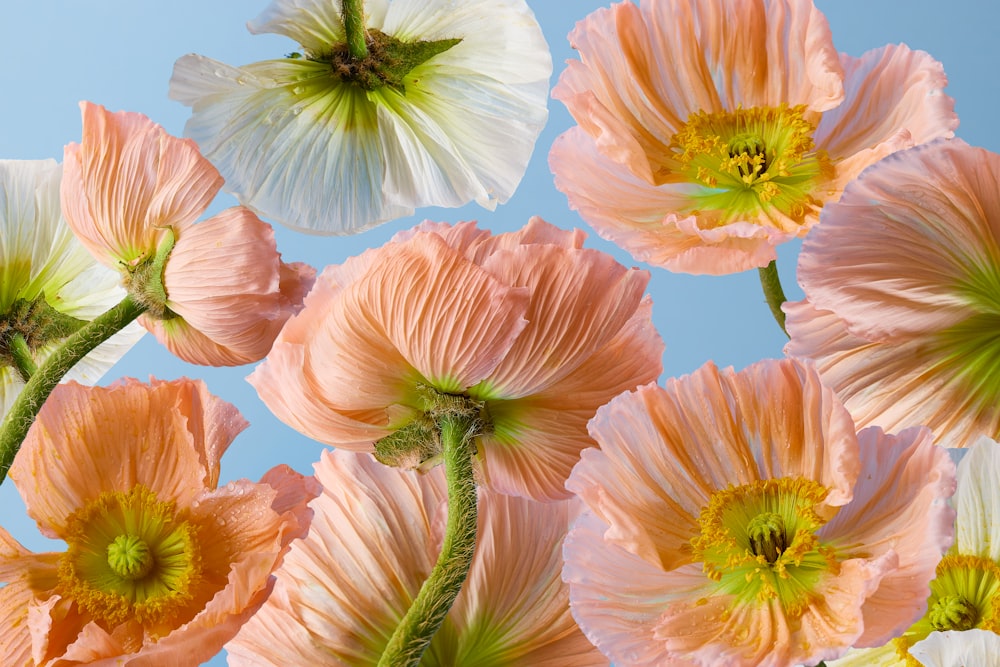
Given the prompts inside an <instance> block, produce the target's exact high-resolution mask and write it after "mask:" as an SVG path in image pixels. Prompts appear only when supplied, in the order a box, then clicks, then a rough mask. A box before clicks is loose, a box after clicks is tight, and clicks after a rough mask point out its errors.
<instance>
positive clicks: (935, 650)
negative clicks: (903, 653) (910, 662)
mask: <svg viewBox="0 0 1000 667" xmlns="http://www.w3.org/2000/svg"><path fill="white" fill-rule="evenodd" d="M910 655H912V656H913V657H914V658H916V659H917V660H919V661H920V664H922V665H924V666H925V667H965V666H966V665H983V667H986V666H987V665H995V664H996V660H997V656H1000V635H998V634H997V633H995V632H991V631H989V630H965V631H958V630H948V631H946V632H932V633H931V634H930V635H928V636H927V638H926V639H924V640H921V641H919V642H917V643H916V644H914V645H913V647H912V648H910Z"/></svg>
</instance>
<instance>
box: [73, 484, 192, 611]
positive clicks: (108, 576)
mask: <svg viewBox="0 0 1000 667" xmlns="http://www.w3.org/2000/svg"><path fill="white" fill-rule="evenodd" d="M66 542H67V545H68V548H67V550H66V553H64V554H63V555H62V557H61V558H60V561H59V568H58V576H59V589H60V594H62V595H64V596H65V597H67V598H70V599H72V600H74V601H75V602H76V603H77V605H79V607H80V608H81V609H83V610H84V611H85V612H87V613H88V614H90V615H91V616H93V617H94V618H95V619H97V620H98V621H101V622H103V623H104V624H106V625H107V626H108V627H114V626H115V625H118V624H120V623H122V622H124V621H126V620H129V619H134V620H136V621H138V622H139V623H141V624H144V625H147V626H159V625H161V624H166V625H169V626H171V627H174V626H176V625H177V624H178V623H179V622H183V621H184V620H186V617H187V616H188V615H190V610H189V609H187V607H188V605H189V604H190V603H191V602H192V601H193V600H194V596H195V593H196V592H197V586H198V584H199V583H200V582H201V580H202V569H201V558H200V551H199V548H198V540H197V527H196V526H194V525H193V524H191V523H190V522H188V521H186V520H184V518H183V517H182V516H179V515H178V514H177V512H176V511H175V508H174V504H173V503H168V502H160V501H158V500H157V498H156V494H155V493H153V492H152V491H151V490H149V489H148V488H146V487H145V486H142V485H137V486H135V487H133V488H132V490H131V491H129V492H127V493H125V492H121V491H113V492H105V493H102V494H101V495H100V496H98V497H97V498H96V499H95V500H92V501H90V502H89V503H87V504H86V505H85V506H84V507H82V508H81V509H79V510H77V511H76V512H74V513H73V514H72V515H71V516H70V518H69V519H68V521H67V536H66Z"/></svg>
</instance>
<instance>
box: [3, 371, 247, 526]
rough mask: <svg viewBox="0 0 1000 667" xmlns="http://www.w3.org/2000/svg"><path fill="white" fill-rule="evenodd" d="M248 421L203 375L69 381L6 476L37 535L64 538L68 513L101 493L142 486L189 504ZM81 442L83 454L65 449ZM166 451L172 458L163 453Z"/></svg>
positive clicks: (211, 480)
mask: <svg viewBox="0 0 1000 667" xmlns="http://www.w3.org/2000/svg"><path fill="white" fill-rule="evenodd" d="M122 415H134V416H135V418H133V419H123V418H122ZM204 424H209V429H208V430H205V428H204ZM246 426H247V422H246V421H245V420H244V419H243V418H242V417H241V416H240V415H239V413H238V412H237V411H236V408H234V407H233V406H232V405H230V404H228V403H225V402H224V401H222V400H221V399H218V398H216V397H214V396H212V395H211V394H209V393H208V391H207V389H206V388H205V386H204V385H203V384H202V383H201V382H196V381H192V380H187V379H184V380H178V381H175V382H160V383H157V384H155V385H154V386H153V387H152V389H150V388H149V387H148V386H146V385H143V384H142V383H139V382H137V381H136V380H131V379H128V380H125V381H124V382H122V383H121V384H118V385H115V386H113V387H110V388H98V387H83V386H81V385H78V384H76V383H68V384H65V385H60V386H58V387H56V389H55V390H54V391H53V392H52V394H51V396H50V397H49V399H48V400H47V401H46V402H45V405H44V406H43V407H42V409H41V411H40V412H39V414H38V417H37V418H36V420H35V423H34V424H33V425H32V428H31V430H30V431H29V433H28V437H27V438H26V439H25V441H24V444H23V445H22V447H21V450H20V452H19V453H18V454H19V455H18V457H17V458H16V459H15V460H14V464H13V465H12V466H11V470H10V477H11V479H13V480H14V483H15V484H16V485H17V487H18V490H19V491H20V493H21V495H22V497H23V498H24V501H25V505H26V506H27V508H28V514H29V515H31V517H32V518H34V519H35V520H36V521H37V522H38V524H39V527H40V528H41V529H42V531H43V533H45V534H46V535H48V536H50V537H63V531H64V530H65V525H66V523H65V522H66V520H67V518H68V517H69V516H70V514H72V513H73V512H74V511H75V510H76V509H78V508H80V507H83V506H84V505H86V504H87V502H88V501H89V500H90V499H92V498H94V497H96V496H97V495H99V494H100V493H101V492H102V491H104V490H116V491H128V490H130V489H132V488H133V487H134V486H135V485H137V484H142V485H144V486H146V487H147V488H149V489H150V490H152V491H153V492H154V493H157V494H160V495H162V496H163V497H168V498H173V499H176V500H177V502H179V503H181V504H188V503H190V502H191V501H192V500H193V499H194V497H195V496H196V494H197V493H198V490H199V489H200V488H203V487H205V486H209V487H214V486H215V484H216V483H217V481H218V478H219V459H220V458H221V457H222V454H223V452H224V451H225V450H226V448H227V447H228V446H229V443H230V442H231V441H232V439H233V438H234V437H236V434H238V433H239V432H240V431H242V430H243V429H244V428H246ZM81 447H85V448H86V449H87V452H88V455H87V456H81V457H68V456H65V455H64V454H63V453H64V452H65V451H67V449H75V450H79V449H80V448H81ZM167 451H168V452H170V456H164V455H162V453H163V452H167ZM53 488H58V489H60V492H59V493H52V492H51V489H53Z"/></svg>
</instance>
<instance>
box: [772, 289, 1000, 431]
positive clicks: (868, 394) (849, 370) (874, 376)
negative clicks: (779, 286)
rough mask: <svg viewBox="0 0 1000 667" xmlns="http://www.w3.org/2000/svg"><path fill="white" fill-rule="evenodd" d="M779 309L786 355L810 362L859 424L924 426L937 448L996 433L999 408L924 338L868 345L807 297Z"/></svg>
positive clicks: (888, 428)
mask: <svg viewBox="0 0 1000 667" xmlns="http://www.w3.org/2000/svg"><path fill="white" fill-rule="evenodd" d="M783 309H784V311H785V313H786V315H787V319H786V321H785V325H786V326H787V328H788V332H789V335H790V336H791V340H790V341H789V342H788V343H787V344H786V345H785V353H786V354H788V355H791V356H796V357H801V358H805V359H809V360H810V361H811V362H812V363H813V365H814V366H815V367H816V369H817V370H818V371H819V373H820V376H821V377H822V378H823V382H824V383H826V384H827V385H829V386H830V387H831V388H832V389H833V390H834V391H836V392H837V395H838V397H839V398H840V399H841V400H842V401H843V402H844V405H845V406H846V407H847V410H848V412H850V413H851V417H853V418H854V421H855V423H856V424H857V426H858V427H859V428H860V427H865V426H872V425H877V426H881V427H882V428H883V429H885V430H886V431H898V430H900V429H903V428H906V427H908V426H915V425H918V424H923V425H925V426H928V427H930V429H931V430H932V431H933V432H934V439H935V442H937V443H938V444H939V445H942V446H944V447H967V446H968V445H969V444H970V443H971V442H972V441H973V440H974V439H975V438H977V437H978V436H979V435H982V434H986V435H989V436H991V437H997V436H1000V413H998V412H997V411H996V410H995V409H994V406H993V404H992V403H984V402H983V401H982V400H981V399H980V398H979V397H977V395H976V392H975V391H970V385H969V384H967V381H966V380H964V379H963V378H962V377H961V376H960V375H959V374H957V373H956V372H955V370H954V368H953V367H952V366H950V365H947V364H946V361H947V358H946V357H945V356H944V355H942V354H941V353H940V352H935V351H934V350H932V349H929V348H928V345H927V343H926V341H925V340H924V339H923V338H920V337H915V338H911V339H910V340H907V341H905V342H891V343H888V342H887V343H878V342H870V341H868V340H866V339H864V338H860V337H858V336H854V335H851V334H850V333H849V332H848V331H847V328H846V324H845V323H844V321H843V320H841V319H840V318H839V317H837V315H835V314H834V313H831V312H830V311H825V310H820V309H817V308H816V307H815V306H813V304H811V303H810V302H809V301H808V300H806V301H799V302H795V303H791V302H788V303H786V304H785V305H784V306H783Z"/></svg>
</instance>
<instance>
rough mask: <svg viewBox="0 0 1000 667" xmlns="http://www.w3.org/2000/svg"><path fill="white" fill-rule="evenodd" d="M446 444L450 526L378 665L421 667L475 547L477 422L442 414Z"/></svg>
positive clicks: (444, 445) (442, 442)
mask: <svg viewBox="0 0 1000 667" xmlns="http://www.w3.org/2000/svg"><path fill="white" fill-rule="evenodd" d="M440 425H441V445H442V448H443V450H444V465H445V474H446V475H447V479H448V524H447V528H446V532H445V536H444V545H443V546H442V547H441V555H440V556H438V560H437V563H436V564H435V565H434V569H433V570H431V574H430V576H429V577H428V578H427V581H425V582H424V585H423V586H422V587H421V588H420V592H419V593H417V597H416V599H414V600H413V604H412V605H411V606H410V609H409V610H408V611H407V612H406V615H405V616H404V617H403V620H402V621H400V623H399V626H398V627H397V628H396V630H395V632H393V634H392V637H391V638H390V639H389V643H388V644H387V645H386V647H385V651H384V652H383V653H382V657H381V658H380V659H379V661H378V667H416V665H419V664H420V659H421V657H422V656H423V654H424V651H425V650H426V649H427V646H428V645H429V644H430V642H431V638H432V637H433V636H434V633H435V632H437V631H438V628H440V627H441V624H442V623H443V622H444V619H445V617H446V616H447V615H448V610H449V609H451V605H452V603H453V602H454V601H455V598H456V597H458V593H459V591H460V590H462V584H464V583H465V578H466V577H467V576H468V574H469V567H470V566H471V565H472V555H473V554H474V553H475V550H476V527H477V525H478V523H477V514H478V510H477V507H476V499H477V498H476V482H475V480H474V479H473V475H472V456H473V453H474V452H475V446H474V442H475V436H476V435H477V434H478V423H477V422H476V420H474V419H470V418H469V417H467V416H465V415H449V414H445V415H442V416H441V418H440Z"/></svg>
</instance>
